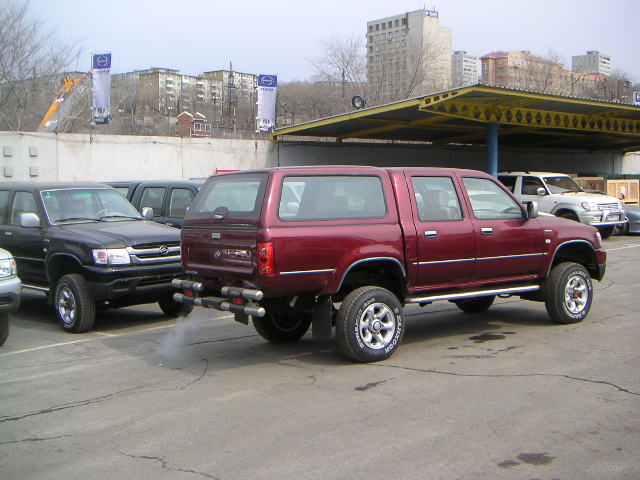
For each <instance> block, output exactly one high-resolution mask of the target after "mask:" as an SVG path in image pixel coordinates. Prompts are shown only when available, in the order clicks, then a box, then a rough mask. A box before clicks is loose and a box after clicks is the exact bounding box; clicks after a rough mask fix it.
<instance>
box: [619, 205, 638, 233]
mask: <svg viewBox="0 0 640 480" xmlns="http://www.w3.org/2000/svg"><path fill="white" fill-rule="evenodd" d="M624 212H625V214H626V216H627V220H628V222H627V223H626V224H625V225H624V226H623V227H622V228H621V229H620V233H621V234H622V235H627V234H629V233H640V205H625V206H624Z"/></svg>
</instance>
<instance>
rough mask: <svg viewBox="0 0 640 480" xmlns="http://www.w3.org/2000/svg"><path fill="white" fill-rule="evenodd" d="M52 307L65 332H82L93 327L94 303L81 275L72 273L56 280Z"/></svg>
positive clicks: (94, 317) (94, 316)
mask: <svg viewBox="0 0 640 480" xmlns="http://www.w3.org/2000/svg"><path fill="white" fill-rule="evenodd" d="M54 307H55V309H56V313H57V316H58V321H59V322H60V324H61V325H62V328H64V329H65V330H66V331H67V332H73V333H82V332H86V331H88V330H91V328H93V324H94V322H95V319H96V304H95V302H94V301H93V299H92V298H91V295H90V293H89V289H88V288H87V282H86V280H85V279H84V277H83V276H82V275H80V274H77V273H72V274H69V275H64V276H63V277H62V278H61V279H60V280H59V281H58V284H57V286H56V296H55V301H54Z"/></svg>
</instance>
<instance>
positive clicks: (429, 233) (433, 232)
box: [424, 230, 438, 238]
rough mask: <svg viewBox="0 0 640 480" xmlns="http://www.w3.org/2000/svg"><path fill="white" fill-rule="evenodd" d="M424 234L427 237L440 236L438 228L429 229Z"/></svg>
mask: <svg viewBox="0 0 640 480" xmlns="http://www.w3.org/2000/svg"><path fill="white" fill-rule="evenodd" d="M424 236H425V237H427V238H435V237H437V236H438V231H437V230H427V231H425V232H424Z"/></svg>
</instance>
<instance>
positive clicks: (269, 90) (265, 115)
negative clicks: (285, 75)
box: [256, 75, 278, 132]
mask: <svg viewBox="0 0 640 480" xmlns="http://www.w3.org/2000/svg"><path fill="white" fill-rule="evenodd" d="M277 86H278V77H277V76H276V75H258V115H257V117H256V132H273V129H274V128H275V125H276V88H277Z"/></svg>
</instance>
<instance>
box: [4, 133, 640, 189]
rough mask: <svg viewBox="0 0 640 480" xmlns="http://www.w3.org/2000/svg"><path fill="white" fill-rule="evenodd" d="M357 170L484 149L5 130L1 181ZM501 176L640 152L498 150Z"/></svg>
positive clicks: (478, 153)
mask: <svg viewBox="0 0 640 480" xmlns="http://www.w3.org/2000/svg"><path fill="white" fill-rule="evenodd" d="M314 164H356V165H377V166H427V165H430V166H443V167H459V168H472V169H478V170H484V169H485V151H484V149H482V148H465V149H463V148H455V147H439V148H435V147H429V146H423V145H390V144H378V145H376V144H373V145H371V144H370V145H363V144H353V143H344V144H333V143H316V144H305V145H301V144H292V143H281V144H273V143H271V142H269V141H268V140H235V139H218V138H209V139H194V138H178V137H143V136H124V135H85V134H53V133H13V132H0V181H12V180H13V181H24V180H34V181H77V180H90V181H108V180H133V179H147V180H153V179H168V178H171V179H188V178H194V177H196V178H197V177H207V176H209V175H210V174H212V173H214V172H215V171H216V169H219V170H246V169H254V168H263V167H271V166H277V165H282V166H290V165H314ZM499 168H500V170H543V171H554V172H565V173H580V172H582V173H588V172H607V173H640V153H636V154H627V155H626V156H622V155H620V154H614V153H595V154H586V153H570V152H549V151H527V152H524V151H519V150H509V149H501V150H500V166H499Z"/></svg>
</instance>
